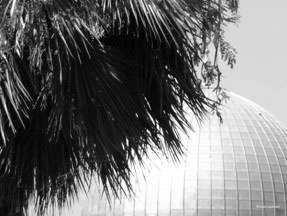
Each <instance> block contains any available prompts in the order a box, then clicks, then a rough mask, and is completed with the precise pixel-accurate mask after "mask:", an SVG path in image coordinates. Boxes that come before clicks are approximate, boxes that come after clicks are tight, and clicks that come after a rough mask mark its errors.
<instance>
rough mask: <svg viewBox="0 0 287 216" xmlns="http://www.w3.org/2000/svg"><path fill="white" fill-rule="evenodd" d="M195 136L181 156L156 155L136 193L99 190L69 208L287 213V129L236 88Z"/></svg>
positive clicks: (122, 212) (88, 212)
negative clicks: (112, 195) (110, 196)
mask: <svg viewBox="0 0 287 216" xmlns="http://www.w3.org/2000/svg"><path fill="white" fill-rule="evenodd" d="M229 96H230V99H229V100H228V102H227V103H224V105H223V106H222V117H223V124H220V122H219V119H218V117H216V116H211V117H210V119H209V120H207V121H205V123H204V125H203V126H202V127H201V128H197V129H196V133H192V134H191V136H190V137H188V138H186V137H184V136H183V141H184V143H185V145H186V148H187V151H186V154H185V156H184V157H183V160H182V161H181V162H180V163H176V164H174V163H172V162H167V161H166V160H155V161H154V160H153V161H151V165H150V166H148V167H149V168H147V170H146V173H145V176H146V180H144V179H143V178H140V177H139V178H136V180H135V181H136V183H135V191H136V193H135V197H132V198H124V197H123V198H122V199H121V200H112V202H111V205H109V203H108V202H107V201H106V199H105V198H101V196H100V194H99V192H98V191H97V190H96V189H95V190H92V191H91V192H90V194H89V196H88V198H85V199H82V200H81V201H80V202H79V204H76V205H75V206H74V208H72V209H71V210H70V211H69V213H68V214H67V215H70V216H72V215H81V216H106V215H114V216H132V215H135V216H140V215H158V216H169V215H176V216H178V215H188V216H193V215H198V216H204V215H228V216H231V215H244V216H245V215H252V216H253V215H268V216H272V215H276V216H279V215H287V211H286V201H287V186H286V184H285V183H286V182H287V160H286V157H287V130H286V129H285V128H283V127H282V126H281V125H280V123H279V122H278V121H277V120H276V119H275V118H274V117H273V116H272V115H270V114H269V113H268V112H267V111H266V110H264V109H263V108H261V107H260V106H258V105H257V104H255V103H253V102H252V101H249V100H247V99H245V98H243V97H241V96H238V95H236V94H234V93H229Z"/></svg>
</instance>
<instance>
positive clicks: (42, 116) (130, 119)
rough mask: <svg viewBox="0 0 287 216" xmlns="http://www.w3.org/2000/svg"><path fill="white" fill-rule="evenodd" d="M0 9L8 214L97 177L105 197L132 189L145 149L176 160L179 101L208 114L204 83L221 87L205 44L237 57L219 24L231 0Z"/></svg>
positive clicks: (12, 3)
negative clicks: (32, 199) (1, 19)
mask: <svg viewBox="0 0 287 216" xmlns="http://www.w3.org/2000/svg"><path fill="white" fill-rule="evenodd" d="M1 4H2V5H1V14H0V15H1V17H3V22H2V25H1V26H0V28H1V34H0V35H1V37H0V58H1V63H0V73H1V77H0V88H1V95H0V132H1V140H2V143H1V145H0V149H1V150H0V206H1V205H3V206H4V207H5V208H6V209H7V208H8V209H9V211H11V212H15V211H16V210H17V209H18V210H19V209H22V210H25V209H26V208H27V204H28V200H29V199H30V198H32V197H34V198H35V202H36V206H37V210H38V213H39V214H43V213H44V212H45V211H46V209H47V207H48V206H49V205H54V206H55V205H58V206H59V207H62V206H64V205H66V204H67V203H69V201H71V200H73V199H74V198H75V197H76V195H77V192H78V190H80V189H88V188H89V185H90V181H91V180H93V178H94V177H95V176H97V177H98V179H99V182H100V183H101V184H103V186H104V189H105V192H107V193H109V192H112V193H114V194H115V195H117V193H118V192H119V191H125V192H127V193H129V192H132V187H131V185H130V176H131V172H132V169H133V164H134V163H137V162H140V163H142V162H143V161H142V160H143V157H144V156H146V152H147V151H148V149H151V150H154V151H157V150H160V151H162V152H163V153H164V154H169V155H171V157H172V158H174V159H177V158H178V157H179V156H180V155H181V153H182V151H183V150H182V146H181V142H180V138H179V135H178V131H179V130H181V129H182V130H185V129H186V126H189V127H191V124H192V123H191V122H189V120H187V119H186V117H185V110H184V108H183V107H184V106H187V107H188V108H189V109H190V110H191V111H192V112H193V113H194V115H195V116H196V117H197V119H198V120H200V119H202V118H203V116H204V114H205V112H206V108H207V107H211V108H214V109H215V110H216V106H214V105H216V104H217V103H214V102H213V101H211V100H210V99H209V98H208V97H206V96H205V95H204V93H203V90H202V88H203V86H204V85H205V84H207V85H209V86H212V85H214V83H215V84H216V86H215V88H216V89H217V90H218V89H220V86H219V81H220V74H221V72H220V70H219V67H218V65H217V61H216V57H215V58H214V60H213V61H211V60H210V59H209V57H208V50H209V49H210V47H211V46H214V48H215V50H216V52H215V56H217V51H219V52H221V54H222V57H223V59H224V60H226V61H227V63H228V64H229V65H230V66H233V64H234V63H235V60H234V57H235V55H234V51H233V50H232V48H231V47H230V45H229V44H228V43H226V42H225V41H224V40H223V39H222V38H223V30H222V28H221V26H222V25H224V24H226V23H228V22H233V21H234V19H233V17H234V16H233V15H234V14H233V13H234V11H235V9H236V8H237V2H234V1H222V2H217V1H187V0H179V1H172V0H167V1H157V0H155V1H151V0H150V1H144V0H134V1H132V0H116V1H115V0H113V1H111V0H98V1H90V0H85V1H75V0H66V1H63V0H61V1H60V0H50V1H21V0H7V1H5V2H4V3H1ZM2 6H3V7H2ZM211 62H213V63H211ZM199 68H202V70H201V71H200V70H199ZM4 198H5V199H6V200H8V203H7V202H6V203H4V201H1V200H4Z"/></svg>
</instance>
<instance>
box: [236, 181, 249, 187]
mask: <svg viewBox="0 0 287 216" xmlns="http://www.w3.org/2000/svg"><path fill="white" fill-rule="evenodd" d="M238 188H239V189H249V183H248V181H246V180H238Z"/></svg>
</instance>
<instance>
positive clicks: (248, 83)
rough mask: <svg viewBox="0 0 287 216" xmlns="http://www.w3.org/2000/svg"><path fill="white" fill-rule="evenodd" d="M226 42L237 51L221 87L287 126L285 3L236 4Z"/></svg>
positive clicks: (260, 0) (246, 0) (283, 0)
mask: <svg viewBox="0 0 287 216" xmlns="http://www.w3.org/2000/svg"><path fill="white" fill-rule="evenodd" d="M239 3H240V10H239V14H240V16H241V19H240V21H239V23H238V25H237V26H234V27H229V28H228V30H227V32H226V39H227V41H229V42H230V43H231V44H232V45H233V46H234V47H235V48H236V49H237V51H238V55H237V64H236V66H235V68H234V69H233V70H230V69H228V68H225V67H224V68H222V70H223V75H224V76H225V78H224V79H223V82H222V86H223V87H225V88H227V89H228V90H231V91H233V92H235V93H238V94H240V95H241V96H244V97H246V98H248V99H251V100H253V101H254V102H256V103H258V104H259V105H261V106H262V107H264V108H265V109H267V110H268V111H269V112H271V113H272V114H274V115H275V116H276V117H277V119H278V120H280V121H281V122H282V123H283V124H284V125H285V126H287V52H286V51H287V0H275V1H270V0H252V1H250V0H240V2H239Z"/></svg>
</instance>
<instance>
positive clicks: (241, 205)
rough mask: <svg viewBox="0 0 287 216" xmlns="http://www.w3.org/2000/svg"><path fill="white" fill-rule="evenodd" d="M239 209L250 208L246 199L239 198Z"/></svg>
mask: <svg viewBox="0 0 287 216" xmlns="http://www.w3.org/2000/svg"><path fill="white" fill-rule="evenodd" d="M239 209H250V202H249V201H247V200H239Z"/></svg>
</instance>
